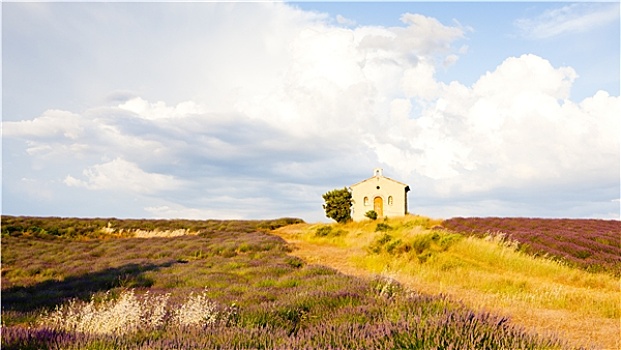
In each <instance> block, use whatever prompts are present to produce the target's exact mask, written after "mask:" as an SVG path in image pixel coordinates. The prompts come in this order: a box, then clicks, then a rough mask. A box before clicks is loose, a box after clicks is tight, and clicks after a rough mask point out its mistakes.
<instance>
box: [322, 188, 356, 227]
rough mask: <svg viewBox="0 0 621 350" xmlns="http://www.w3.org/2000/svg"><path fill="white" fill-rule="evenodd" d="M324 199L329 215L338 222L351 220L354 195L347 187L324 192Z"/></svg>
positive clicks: (325, 208)
mask: <svg viewBox="0 0 621 350" xmlns="http://www.w3.org/2000/svg"><path fill="white" fill-rule="evenodd" d="M323 200H324V201H325V204H324V205H323V209H324V210H325V211H326V216H327V217H329V218H330V219H332V220H334V221H336V222H338V223H346V222H348V221H351V207H352V197H351V192H349V190H348V189H347V187H344V188H343V189H335V190H332V191H329V192H326V193H324V194H323Z"/></svg>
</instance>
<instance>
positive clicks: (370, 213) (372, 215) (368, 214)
mask: <svg viewBox="0 0 621 350" xmlns="http://www.w3.org/2000/svg"><path fill="white" fill-rule="evenodd" d="M364 216H365V217H367V218H369V219H371V220H373V221H375V220H377V212H376V211H375V210H369V211H367V212H366V213H364Z"/></svg>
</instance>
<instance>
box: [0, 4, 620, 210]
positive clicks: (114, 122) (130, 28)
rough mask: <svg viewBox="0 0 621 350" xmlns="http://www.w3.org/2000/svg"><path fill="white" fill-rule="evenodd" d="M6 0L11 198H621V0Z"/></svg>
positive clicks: (213, 202)
mask: <svg viewBox="0 0 621 350" xmlns="http://www.w3.org/2000/svg"><path fill="white" fill-rule="evenodd" d="M1 6H2V7H1V9H2V213H3V214H5V215H30V216H62V217H117V218H190V219H267V218H278V217H298V218H302V219H304V220H306V221H307V222H318V221H329V219H327V218H326V217H325V213H324V211H323V209H322V204H323V199H322V197H321V195H322V194H323V193H325V192H328V191H330V190H332V189H336V188H343V187H346V186H350V185H352V184H354V183H356V182H359V181H361V180H364V179H366V178H368V177H371V176H372V174H373V169H374V168H383V170H384V171H383V173H384V175H385V176H388V177H390V178H393V179H395V180H398V181H401V182H404V183H407V184H408V185H409V186H410V189H411V191H410V192H409V195H408V205H409V208H408V209H409V212H410V213H413V214H418V215H424V216H429V217H434V218H450V217H457V216H466V217H467V216H483V217H489V216H502V217H563V218H603V219H619V218H620V201H619V198H620V184H619V183H620V177H621V176H620V145H619V139H620V138H621V126H620V121H621V100H620V96H619V86H620V81H619V80H620V79H619V77H620V72H619V66H620V63H619V62H621V60H620V48H619V46H620V35H619V31H620V21H619V17H620V16H619V13H620V10H619V3H618V2H607V3H564V2H542V3H538V2H513V3H501V2H499V3H496V2H479V3H460V2H425V3H415V2H393V3H376V2H361V3H352V2H344V3H331V2H309V3H303V2H286V3H282V2H226V3H225V2H208V3H202V2H182V3H174V2H172V3H168V2H162V3H153V2H152V3H136V2H135V3H116V2H107V3H101V2H90V3H89V2H78V3H71V2H62V3H53V2H52V3H45V2H39V3H32V2H30V3H23V2H22V3H20V2H3V3H2V5H1Z"/></svg>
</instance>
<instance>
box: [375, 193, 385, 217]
mask: <svg viewBox="0 0 621 350" xmlns="http://www.w3.org/2000/svg"><path fill="white" fill-rule="evenodd" d="M373 210H375V212H376V213H377V217H378V218H382V217H384V201H383V200H382V197H375V198H374V199H373Z"/></svg>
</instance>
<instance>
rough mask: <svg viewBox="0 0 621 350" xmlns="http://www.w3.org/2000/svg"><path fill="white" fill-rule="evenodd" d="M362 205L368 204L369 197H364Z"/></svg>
mask: <svg viewBox="0 0 621 350" xmlns="http://www.w3.org/2000/svg"><path fill="white" fill-rule="evenodd" d="M364 205H369V197H364Z"/></svg>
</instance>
